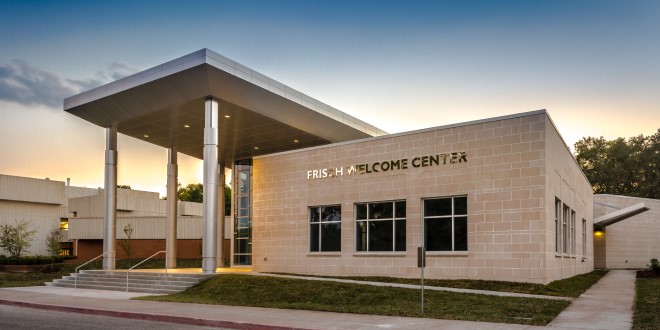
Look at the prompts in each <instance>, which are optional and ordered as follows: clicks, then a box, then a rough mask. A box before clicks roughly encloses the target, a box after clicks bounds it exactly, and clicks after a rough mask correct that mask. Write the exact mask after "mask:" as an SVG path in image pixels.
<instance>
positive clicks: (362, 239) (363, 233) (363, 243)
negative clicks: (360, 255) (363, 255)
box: [355, 221, 369, 251]
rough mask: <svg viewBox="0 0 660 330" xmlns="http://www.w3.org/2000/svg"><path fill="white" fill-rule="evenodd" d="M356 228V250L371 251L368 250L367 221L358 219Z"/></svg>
mask: <svg viewBox="0 0 660 330" xmlns="http://www.w3.org/2000/svg"><path fill="white" fill-rule="evenodd" d="M355 228H356V229H355V250H356V251H369V250H367V222H366V221H358V222H357V223H356V225H355Z"/></svg>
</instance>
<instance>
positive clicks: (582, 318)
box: [548, 270, 635, 330]
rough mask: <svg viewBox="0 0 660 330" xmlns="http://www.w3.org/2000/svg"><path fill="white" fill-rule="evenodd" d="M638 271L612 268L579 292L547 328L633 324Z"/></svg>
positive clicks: (600, 329) (599, 328) (601, 328)
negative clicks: (588, 287) (578, 295)
mask: <svg viewBox="0 0 660 330" xmlns="http://www.w3.org/2000/svg"><path fill="white" fill-rule="evenodd" d="M634 301H635V271H634V270H611V271H609V273H607V275H605V277H603V278H602V279H601V280H600V281H598V283H596V284H594V285H593V286H592V287H591V288H590V289H589V290H587V291H586V292H585V293H583V294H582V295H580V297H579V298H577V299H575V300H573V302H572V303H571V304H570V305H569V306H568V307H567V308H566V309H565V310H564V311H563V312H561V313H560V314H559V315H558V316H557V317H556V318H555V319H554V320H553V321H552V322H550V324H548V327H550V328H555V329H597V330H608V329H612V330H622V329H630V328H631V327H632V317H633V304H634Z"/></svg>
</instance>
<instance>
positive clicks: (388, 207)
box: [369, 202, 394, 219]
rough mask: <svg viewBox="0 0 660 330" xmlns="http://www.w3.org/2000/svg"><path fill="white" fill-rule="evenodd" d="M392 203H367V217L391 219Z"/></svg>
mask: <svg viewBox="0 0 660 330" xmlns="http://www.w3.org/2000/svg"><path fill="white" fill-rule="evenodd" d="M393 208H394V204H393V203H392V202H387V203H371V204H369V219H391V218H392V217H393V214H394V212H393Z"/></svg>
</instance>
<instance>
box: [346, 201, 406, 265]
mask: <svg viewBox="0 0 660 330" xmlns="http://www.w3.org/2000/svg"><path fill="white" fill-rule="evenodd" d="M355 210H356V216H355V219H356V222H355V228H356V231H355V250H356V251H359V252H362V251H405V250H406V220H405V216H406V202H405V201H393V202H377V203H368V204H367V203H363V204H356V207H355ZM396 219H398V220H396ZM395 222H396V223H395Z"/></svg>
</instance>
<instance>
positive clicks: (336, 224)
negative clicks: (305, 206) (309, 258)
mask: <svg viewBox="0 0 660 330" xmlns="http://www.w3.org/2000/svg"><path fill="white" fill-rule="evenodd" d="M309 223H310V224H309V251H310V252H329V251H341V207H340V206H321V207H312V208H310V209H309Z"/></svg>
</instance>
